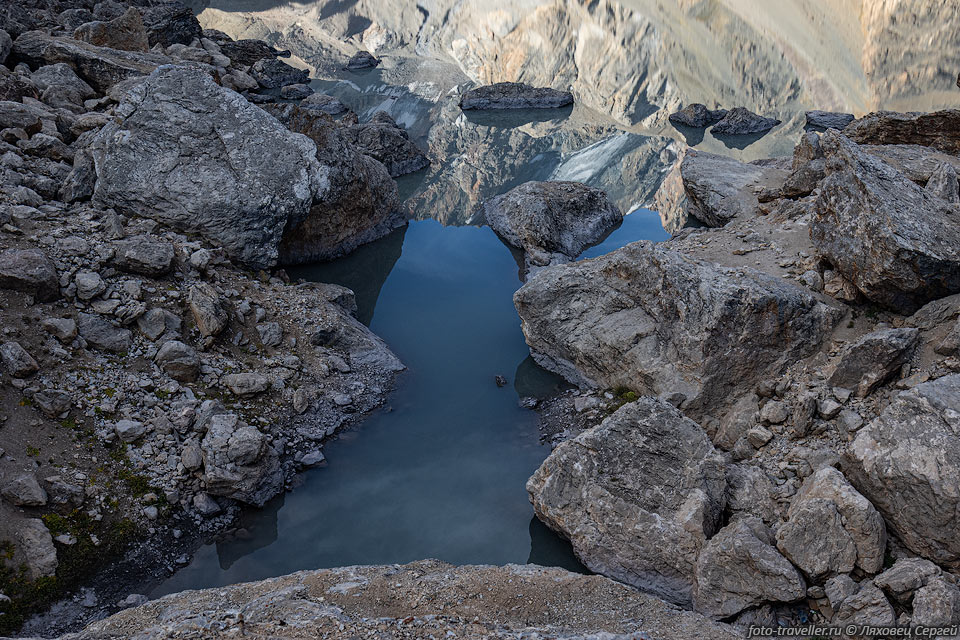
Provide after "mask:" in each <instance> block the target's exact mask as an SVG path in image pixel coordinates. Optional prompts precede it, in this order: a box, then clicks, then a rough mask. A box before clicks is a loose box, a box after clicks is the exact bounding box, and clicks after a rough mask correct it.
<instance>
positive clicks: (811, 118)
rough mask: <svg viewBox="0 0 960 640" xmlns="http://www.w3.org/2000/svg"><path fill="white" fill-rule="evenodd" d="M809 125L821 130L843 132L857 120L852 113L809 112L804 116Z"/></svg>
mask: <svg viewBox="0 0 960 640" xmlns="http://www.w3.org/2000/svg"><path fill="white" fill-rule="evenodd" d="M804 115H805V117H806V120H807V125H809V126H811V127H817V128H819V129H839V130H843V128H844V127H846V126H847V125H848V124H850V123H851V122H853V121H854V120H855V119H856V118H855V116H854V115H853V114H852V113H837V112H835V111H807V112H806V114H804Z"/></svg>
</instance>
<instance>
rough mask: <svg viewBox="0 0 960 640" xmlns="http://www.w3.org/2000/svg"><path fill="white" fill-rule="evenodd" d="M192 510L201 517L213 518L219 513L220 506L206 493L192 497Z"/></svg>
mask: <svg viewBox="0 0 960 640" xmlns="http://www.w3.org/2000/svg"><path fill="white" fill-rule="evenodd" d="M193 508H194V509H196V510H197V511H198V512H199V513H200V514H201V515H204V516H207V517H209V516H215V515H217V514H218V513H220V510H221V509H220V505H219V504H217V501H216V500H214V499H213V498H212V497H211V496H210V494H208V493H198V494H197V495H195V496H194V497H193Z"/></svg>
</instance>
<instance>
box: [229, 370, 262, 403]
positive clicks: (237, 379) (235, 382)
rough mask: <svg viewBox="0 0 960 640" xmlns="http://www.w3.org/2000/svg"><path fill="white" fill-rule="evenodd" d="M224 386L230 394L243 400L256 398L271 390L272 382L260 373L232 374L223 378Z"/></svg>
mask: <svg viewBox="0 0 960 640" xmlns="http://www.w3.org/2000/svg"><path fill="white" fill-rule="evenodd" d="M223 384H224V386H225V387H227V388H228V389H230V393H232V394H233V395H235V396H240V397H241V398H244V397H250V396H255V395H257V394H258V393H263V392H264V391H266V390H267V389H269V388H270V380H269V379H268V378H267V377H266V376H264V375H261V374H259V373H250V372H245V373H231V374H228V375H225V376H223Z"/></svg>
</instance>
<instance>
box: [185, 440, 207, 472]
mask: <svg viewBox="0 0 960 640" xmlns="http://www.w3.org/2000/svg"><path fill="white" fill-rule="evenodd" d="M180 464H182V465H183V468H184V469H186V470H187V471H196V470H197V469H199V468H200V467H202V466H203V454H202V453H201V451H200V447H198V446H197V445H195V444H191V445H187V446H186V447H184V448H183V452H182V453H181V454H180Z"/></svg>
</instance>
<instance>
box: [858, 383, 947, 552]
mask: <svg viewBox="0 0 960 640" xmlns="http://www.w3.org/2000/svg"><path fill="white" fill-rule="evenodd" d="M958 415H960V375H958V374H954V375H948V376H944V377H942V378H939V379H937V380H933V381H931V382H926V383H923V384H920V385H918V386H917V387H915V388H913V389H911V390H909V391H904V392H902V393H901V394H900V395H898V396H897V397H896V399H895V400H894V401H893V402H891V403H890V405H889V406H888V407H887V408H886V409H885V410H884V411H883V413H881V414H880V416H879V417H877V418H876V419H874V420H873V421H871V422H870V423H869V424H867V426H865V427H863V428H862V429H861V430H860V431H859V432H857V436H856V438H855V439H854V441H853V442H852V443H851V444H850V447H849V449H848V452H847V461H848V464H847V465H845V467H844V470H845V472H846V475H847V477H849V478H850V481H851V482H852V483H853V484H854V486H856V487H857V489H858V490H859V491H860V493H862V494H863V495H864V496H866V497H867V498H868V499H869V500H870V501H871V502H872V503H873V504H874V506H875V507H876V508H877V510H879V511H880V513H882V514H883V517H884V519H885V520H886V522H887V525H888V526H889V527H890V528H891V529H892V530H893V532H894V533H896V534H897V537H899V538H900V540H901V542H903V544H904V545H905V546H906V547H907V548H908V549H910V550H911V551H913V552H914V553H917V554H918V555H920V556H923V557H925V558H928V559H930V560H932V561H934V562H936V563H938V564H941V565H943V566H946V567H949V568H953V569H956V568H958V567H960V539H958V538H957V536H956V514H957V512H958V509H960V462H958V461H960V436H958V428H957V420H958Z"/></svg>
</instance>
